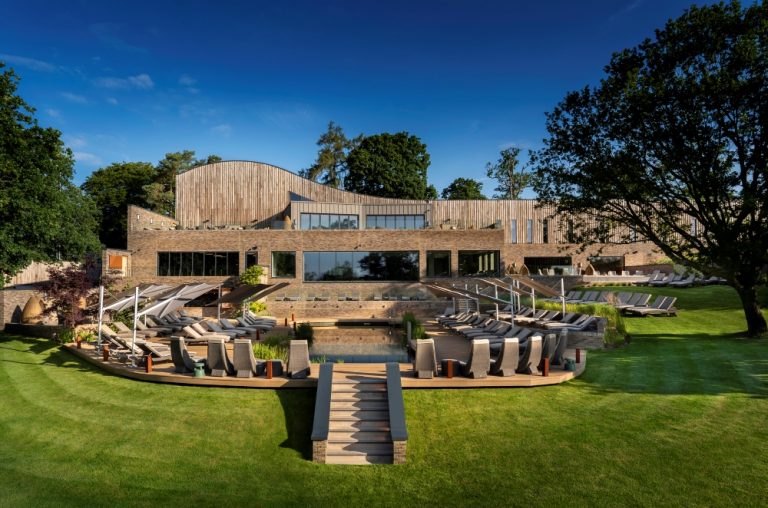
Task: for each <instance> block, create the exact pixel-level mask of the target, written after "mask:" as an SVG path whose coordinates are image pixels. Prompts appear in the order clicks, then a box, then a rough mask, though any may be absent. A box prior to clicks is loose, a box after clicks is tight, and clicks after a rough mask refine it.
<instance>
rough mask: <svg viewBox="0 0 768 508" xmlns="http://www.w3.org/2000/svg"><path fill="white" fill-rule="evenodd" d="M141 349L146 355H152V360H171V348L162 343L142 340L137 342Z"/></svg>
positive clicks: (157, 361)
mask: <svg viewBox="0 0 768 508" xmlns="http://www.w3.org/2000/svg"><path fill="white" fill-rule="evenodd" d="M136 346H138V348H139V349H141V350H142V352H143V353H144V356H151V357H152V361H153V362H155V363H160V362H170V361H171V360H172V358H171V348H170V347H168V346H164V345H162V344H156V343H154V342H141V343H137V344H136Z"/></svg>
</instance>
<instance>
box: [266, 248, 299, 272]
mask: <svg viewBox="0 0 768 508" xmlns="http://www.w3.org/2000/svg"><path fill="white" fill-rule="evenodd" d="M272 277H296V253H295V252H293V251H283V252H279V251H275V252H272Z"/></svg>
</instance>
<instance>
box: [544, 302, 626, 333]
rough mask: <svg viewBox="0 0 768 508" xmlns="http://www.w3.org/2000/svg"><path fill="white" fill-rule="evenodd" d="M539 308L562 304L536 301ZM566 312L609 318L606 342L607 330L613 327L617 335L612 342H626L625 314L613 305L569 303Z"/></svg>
mask: <svg viewBox="0 0 768 508" xmlns="http://www.w3.org/2000/svg"><path fill="white" fill-rule="evenodd" d="M536 308H537V309H546V310H560V309H562V304H561V303H559V302H539V301H537V302H536ZM565 310H566V312H578V313H579V314H589V315H591V316H597V317H602V318H605V319H606V320H607V322H608V323H607V325H606V344H608V343H609V342H608V335H609V333H608V332H607V330H609V329H613V330H614V332H613V333H614V334H616V335H617V336H616V337H613V336H612V337H611V341H612V342H610V343H616V341H617V340H618V341H619V342H622V343H623V342H624V338H625V337H626V336H627V326H626V323H625V322H624V316H622V314H621V312H620V311H619V310H618V309H616V308H615V307H613V306H611V305H606V304H601V303H567V304H566V305H565Z"/></svg>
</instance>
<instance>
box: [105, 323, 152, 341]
mask: <svg viewBox="0 0 768 508" xmlns="http://www.w3.org/2000/svg"><path fill="white" fill-rule="evenodd" d="M136 324H137V326H136V336H137V337H145V338H146V337H157V335H158V334H159V333H160V332H159V331H157V330H142V329H140V328H139V327H138V322H137V323H136ZM112 325H113V326H114V327H115V328H117V331H118V332H122V333H130V334H133V330H131V329H130V328H128V327H127V326H126V325H125V323H123V322H122V321H113V322H112Z"/></svg>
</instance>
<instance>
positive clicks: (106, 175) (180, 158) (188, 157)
mask: <svg viewBox="0 0 768 508" xmlns="http://www.w3.org/2000/svg"><path fill="white" fill-rule="evenodd" d="M220 160H221V158H220V157H218V156H217V155H209V156H208V157H207V158H205V159H195V152H194V151H192V150H184V151H182V152H171V153H167V154H166V155H165V158H164V159H163V160H161V161H160V162H158V163H157V165H155V166H153V165H152V163H149V162H116V163H113V164H110V165H109V166H107V167H104V168H101V169H98V170H96V171H94V172H93V173H91V175H90V176H89V177H88V178H87V179H86V180H85V183H84V184H83V185H82V189H83V190H84V191H85V192H86V194H88V196H90V197H91V198H92V199H93V200H94V202H95V203H96V206H97V207H98V209H99V211H100V213H101V220H100V223H99V238H100V239H101V242H102V243H103V244H104V245H106V246H107V247H116V248H125V247H126V241H127V227H128V217H127V208H128V205H136V206H140V207H143V208H147V209H149V210H152V211H153V212H157V213H162V214H165V215H173V213H174V207H175V201H176V200H175V194H176V192H175V191H176V175H177V174H179V173H182V172H184V171H187V170H188V169H191V168H193V167H196V166H200V165H203V164H212V163H214V162H218V161H220Z"/></svg>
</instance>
